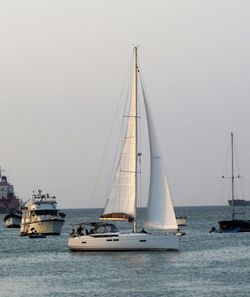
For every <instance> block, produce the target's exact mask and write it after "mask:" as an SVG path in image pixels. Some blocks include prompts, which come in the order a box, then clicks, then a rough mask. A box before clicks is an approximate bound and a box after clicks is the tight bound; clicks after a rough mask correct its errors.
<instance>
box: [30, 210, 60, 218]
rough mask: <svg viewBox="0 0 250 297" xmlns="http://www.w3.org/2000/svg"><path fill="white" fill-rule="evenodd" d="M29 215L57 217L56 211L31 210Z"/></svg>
mask: <svg viewBox="0 0 250 297" xmlns="http://www.w3.org/2000/svg"><path fill="white" fill-rule="evenodd" d="M31 215H38V216H41V215H51V216H56V215H57V210H54V209H39V210H32V211H31Z"/></svg>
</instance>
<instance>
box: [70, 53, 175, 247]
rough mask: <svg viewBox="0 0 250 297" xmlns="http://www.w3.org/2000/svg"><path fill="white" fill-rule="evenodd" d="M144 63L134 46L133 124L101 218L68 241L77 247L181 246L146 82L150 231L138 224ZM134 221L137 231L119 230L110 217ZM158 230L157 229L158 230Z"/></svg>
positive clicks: (147, 224) (146, 225)
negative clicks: (141, 72) (141, 73)
mask: <svg viewBox="0 0 250 297" xmlns="http://www.w3.org/2000/svg"><path fill="white" fill-rule="evenodd" d="M138 72H139V70H138V64H137V47H134V49H133V78H132V95H131V100H130V108H129V114H128V116H127V118H128V119H127V127H126V133H125V137H124V139H123V145H122V149H121V154H120V158H119V161H118V164H117V167H116V173H115V176H114V178H113V184H112V186H111V190H110V193H109V196H108V199H107V202H106V206H105V208H104V211H103V213H102V215H101V216H100V218H99V219H100V221H98V222H86V223H81V224H78V225H77V226H76V230H75V229H73V230H72V233H71V234H70V236H69V239H68V246H69V248H70V249H71V250H80V251H88V250H94V251H114V250H116V251H132V250H178V249H179V240H180V236H178V235H180V233H179V232H178V226H177V222H176V217H175V212H174V208H173V205H172V201H171V195H170V190H169V186H168V182H167V179H166V175H165V173H164V166H163V159H162V155H161V152H160V148H159V144H158V141H157V137H156V133H155V129H154V125H153V120H152V117H151V113H150V110H149V105H148V103H147V100H146V96H145V92H144V89H143V85H142V84H141V85H142V94H143V99H144V100H143V101H144V105H145V112H146V119H147V126H148V136H149V137H148V138H149V145H150V186H149V197H148V205H147V213H146V220H145V222H144V228H145V229H146V230H144V229H142V230H141V231H140V232H139V231H138V227H137V211H136V210H137V196H138V163H139V162H140V157H141V153H140V152H138V120H139V115H138V95H137V89H138V87H137V81H138V77H137V76H138ZM119 220H120V221H124V220H125V221H128V222H131V223H132V230H131V232H124V233H123V232H119V231H118V229H117V227H116V226H115V225H114V224H113V223H111V222H110V221H119ZM155 229H156V230H157V231H156V230H155Z"/></svg>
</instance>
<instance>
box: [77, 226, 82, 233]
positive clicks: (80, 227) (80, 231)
mask: <svg viewBox="0 0 250 297" xmlns="http://www.w3.org/2000/svg"><path fill="white" fill-rule="evenodd" d="M82 229H83V228H82V226H79V227H78V228H77V230H76V231H77V234H78V235H82Z"/></svg>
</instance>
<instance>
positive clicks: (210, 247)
mask: <svg viewBox="0 0 250 297" xmlns="http://www.w3.org/2000/svg"><path fill="white" fill-rule="evenodd" d="M244 211H245V212H246V215H245V216H246V217H248V218H250V208H249V207H248V208H244ZM144 212H145V210H144V209H141V210H140V211H139V220H140V221H142V219H143V216H144ZM65 213H66V214H67V221H66V223H65V225H64V228H63V233H62V235H60V236H47V237H46V238H40V239H38V238H37V239H29V238H26V237H20V236H19V230H15V229H8V230H7V229H4V227H3V216H4V215H0V296H1V297H24V296H25V297H30V296H32V297H33V296H35V297H45V296H46V297H56V296H58V297H64V296H67V297H71V296H72V297H77V296H102V297H106V296H121V297H125V296H126V297H128V296H132V297H133V296H143V297H149V296H171V297H174V296H209V297H210V296H227V297H230V296H238V297H239V296H250V233H238V234H218V233H211V234H209V232H208V231H209V230H210V229H211V227H212V226H217V221H218V220H221V219H224V218H229V217H230V213H229V207H179V208H176V213H177V215H179V216H181V215H186V216H187V217H188V226H187V227H184V228H183V231H185V232H186V236H184V237H182V239H181V248H180V251H178V252H173V251H172V252H70V251H69V250H68V247H67V237H68V232H69V231H70V229H71V227H70V224H71V223H74V222H79V221H84V220H89V219H90V218H93V217H97V216H98V215H99V214H100V210H86V209H77V210H65ZM119 227H120V229H121V228H122V225H120V226H119ZM126 228H127V226H126Z"/></svg>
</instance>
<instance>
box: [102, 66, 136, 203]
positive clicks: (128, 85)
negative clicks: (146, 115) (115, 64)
mask: <svg viewBox="0 0 250 297" xmlns="http://www.w3.org/2000/svg"><path fill="white" fill-rule="evenodd" d="M131 65H132V62H130V65H129V67H128V72H127V76H129V79H128V82H129V83H128V84H127V91H126V100H125V104H124V108H123V116H122V124H121V127H120V130H119V137H118V141H117V144H116V150H115V157H114V158H113V165H112V170H111V171H110V176H109V184H108V186H107V188H106V197H107V196H108V193H109V192H110V190H111V186H112V183H113V181H114V180H115V178H116V175H115V169H116V166H115V165H116V164H117V163H116V161H117V157H118V153H120V152H121V147H122V143H123V141H122V135H123V134H124V132H123V130H124V126H125V121H126V120H127V118H125V116H124V115H125V112H126V110H127V106H128V102H129V99H128V98H129V93H130V87H131V83H132V66H131ZM120 159H121V156H120V158H119V161H120ZM118 164H119V162H118ZM112 176H113V179H112ZM106 205H107V202H106V203H105V206H106Z"/></svg>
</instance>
